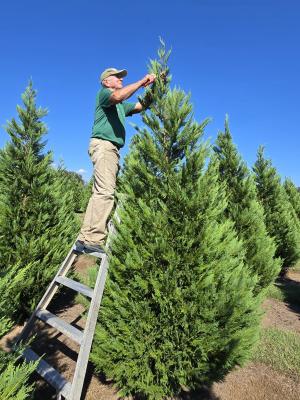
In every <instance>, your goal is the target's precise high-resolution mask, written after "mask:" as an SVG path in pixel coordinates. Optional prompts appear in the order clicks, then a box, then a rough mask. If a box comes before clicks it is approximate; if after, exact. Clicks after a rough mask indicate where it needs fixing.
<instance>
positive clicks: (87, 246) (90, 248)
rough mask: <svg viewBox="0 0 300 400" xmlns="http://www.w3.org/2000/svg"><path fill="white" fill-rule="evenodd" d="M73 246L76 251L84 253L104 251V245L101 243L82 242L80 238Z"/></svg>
mask: <svg viewBox="0 0 300 400" xmlns="http://www.w3.org/2000/svg"><path fill="white" fill-rule="evenodd" d="M75 246H76V248H77V250H78V251H83V252H84V253H105V248H104V245H101V244H94V243H89V242H83V241H82V240H77V241H76V243H75Z"/></svg>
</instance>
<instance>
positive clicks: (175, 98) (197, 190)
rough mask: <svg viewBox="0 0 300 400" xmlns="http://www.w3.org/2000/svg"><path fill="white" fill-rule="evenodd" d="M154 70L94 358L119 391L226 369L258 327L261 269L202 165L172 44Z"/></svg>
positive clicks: (126, 179)
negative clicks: (174, 76) (173, 72)
mask: <svg viewBox="0 0 300 400" xmlns="http://www.w3.org/2000/svg"><path fill="white" fill-rule="evenodd" d="M159 55H160V60H159V61H152V63H151V72H154V73H155V74H156V75H157V77H158V80H157V82H156V84H155V86H154V88H153V91H152V92H153V93H152V94H153V98H154V102H153V104H152V106H151V108H150V111H149V112H146V113H145V114H144V115H143V122H144V125H145V126H144V127H143V128H138V134H137V135H136V136H135V138H134V140H133V143H132V146H131V151H130V153H129V155H128V157H127V159H126V163H125V168H124V174H123V176H122V195H123V196H122V198H123V202H122V206H121V207H119V210H118V213H119V216H120V220H121V223H120V224H117V234H116V236H115V239H114V241H113V244H112V254H111V257H110V268H109V279H108V281H107V286H106V289H105V295H104V302H103V307H102V308H101V312H100V315H99V326H98V327H97V331H96V336H95V341H94V347H93V353H92V360H93V362H94V364H95V365H96V368H97V370H99V371H102V372H104V373H105V374H106V376H107V377H108V378H112V379H114V381H115V382H116V383H117V385H118V386H119V388H120V391H121V394H122V395H129V394H132V395H133V394H139V395H141V397H142V398H146V399H155V400H159V399H163V398H167V397H168V396H174V395H175V394H178V393H180V392H181V391H182V390H191V389H194V388H197V387H199V386H200V385H202V384H203V383H210V382H212V381H213V380H214V379H217V378H220V377H222V376H223V375H224V374H225V373H226V372H227V371H228V370H229V369H231V368H232V367H233V366H234V365H236V364H239V363H241V362H242V361H243V360H244V359H245V358H246V357H247V354H248V352H249V350H250V348H251V345H252V343H253V342H254V341H255V338H256V331H257V324H258V316H257V299H256V298H255V297H254V296H253V289H254V287H255V285H256V279H255V278H253V277H252V276H251V275H250V274H249V273H248V271H247V269H246V268H244V265H243V258H244V250H243V246H242V243H241V242H240V241H239V240H238V239H237V236H236V232H235V230H234V227H233V223H232V222H231V221H230V220H228V219H224V216H223V214H224V210H225V209H226V207H227V202H226V193H225V186H224V184H222V183H220V182H219V181H218V162H217V160H215V161H214V162H213V163H211V164H210V165H209V167H208V168H206V167H205V165H206V157H207V147H206V146H205V145H204V144H201V143H200V140H201V137H202V135H203V130H204V127H205V125H206V123H207V121H204V122H203V123H200V124H199V123H197V122H196V121H195V120H194V117H193V111H192V105H191V103H190V97H189V96H187V95H186V94H185V93H184V92H183V91H182V90H179V89H177V88H174V89H171V88H170V84H169V80H170V79H169V78H167V79H166V80H164V79H162V78H161V76H162V75H164V74H162V75H161V74H160V73H161V72H162V71H166V70H167V66H166V61H167V58H168V53H166V52H165V49H164V47H162V48H161V49H160V50H159Z"/></svg>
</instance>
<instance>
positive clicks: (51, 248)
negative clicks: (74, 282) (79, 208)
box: [0, 82, 78, 317]
mask: <svg viewBox="0 0 300 400" xmlns="http://www.w3.org/2000/svg"><path fill="white" fill-rule="evenodd" d="M35 99H36V91H35V90H34V89H33V87H32V83H31V82H30V83H29V86H28V87H27V89H26V91H25V92H24V94H23V95H22V100H23V103H24V106H23V107H22V106H17V111H18V116H19V121H17V120H16V119H15V118H13V119H12V120H11V121H10V122H9V123H8V125H7V132H8V134H9V135H10V138H11V141H10V142H9V143H7V145H6V146H5V148H4V149H3V151H2V152H1V154H0V168H1V176H0V189H1V190H0V191H1V195H2V198H1V200H2V207H1V214H0V238H1V240H0V265H1V266H2V268H5V269H7V270H9V269H11V268H16V266H17V271H16V273H17V272H18V271H19V272H20V271H21V270H22V269H26V280H25V281H24V284H23V285H22V291H21V294H20V298H19V299H18V302H16V309H15V313H14V316H15V317H16V316H17V315H19V314H20V313H21V314H22V313H24V312H28V311H30V309H32V308H33V307H34V306H35V304H36V302H37V301H38V300H39V298H40V297H41V295H42V293H43V292H44V291H45V288H46V286H47V284H48V283H49V281H50V280H51V279H52V278H53V275H54V271H56V269H57V268H58V266H59V264H60V262H61V261H62V260H63V258H64V256H65V253H66V251H67V249H68V247H69V246H70V244H71V243H72V240H74V238H75V237H76V234H77V230H78V222H77V220H76V219H75V215H74V213H73V210H72V204H69V195H68V193H67V192H66V193H65V195H64V196H62V192H63V190H62V189H61V188H60V187H59V185H61V182H58V181H55V179H54V174H53V173H52V168H51V163H52V155H51V153H44V152H43V149H44V146H45V141H44V135H45V134H46V131H47V128H46V126H45V124H44V123H43V121H42V118H43V117H44V116H45V115H46V114H47V110H46V109H43V108H40V107H39V108H38V107H37V106H36V103H35ZM29 264H30V269H28V265H29Z"/></svg>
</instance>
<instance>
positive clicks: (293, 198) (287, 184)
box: [283, 179, 300, 221]
mask: <svg viewBox="0 0 300 400" xmlns="http://www.w3.org/2000/svg"><path fill="white" fill-rule="evenodd" d="M283 186H284V188H285V191H286V193H287V195H288V197H289V200H290V202H291V204H292V206H293V208H294V210H295V213H296V215H297V217H298V219H299V221H300V192H299V189H297V187H296V186H295V185H294V184H293V182H292V181H291V180H290V179H286V180H285V181H284V184H283Z"/></svg>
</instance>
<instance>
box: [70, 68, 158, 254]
mask: <svg viewBox="0 0 300 400" xmlns="http://www.w3.org/2000/svg"><path fill="white" fill-rule="evenodd" d="M126 75H127V71H126V70H125V69H121V70H117V69H116V68H108V69H106V70H105V71H103V73H102V74H101V76H100V81H101V83H102V89H101V90H100V91H99V92H98V94H97V98H96V110H95V120H94V126H93V131H92V137H91V141H90V147H89V155H90V157H91V159H92V162H93V166H94V186H93V193H92V196H91V198H90V200H89V204H88V207H87V210H86V214H85V218H84V222H83V225H82V227H81V231H80V235H79V237H78V240H77V242H76V246H77V248H80V249H81V250H87V251H88V252H89V251H95V252H97V251H103V246H104V243H105V238H106V235H107V229H106V224H107V220H108V218H109V215H110V213H111V210H112V208H113V205H114V192H115V187H116V177H117V173H118V170H119V158H120V156H119V149H120V148H121V147H123V146H124V143H125V117H127V116H129V115H132V114H135V113H139V112H141V111H142V110H143V106H142V105H141V103H139V102H137V103H129V102H124V100H126V99H128V98H129V97H131V96H132V95H133V94H134V93H135V92H136V91H137V90H138V89H139V88H141V87H146V86H148V85H151V84H152V83H153V82H154V81H155V79H156V77H155V75H154V74H147V75H146V76H145V77H144V78H143V79H141V80H139V81H137V82H135V83H132V84H130V85H128V86H124V87H123V78H124V77H125V76H126Z"/></svg>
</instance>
